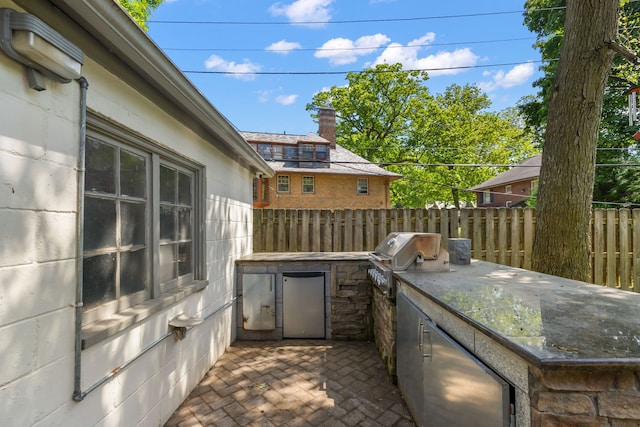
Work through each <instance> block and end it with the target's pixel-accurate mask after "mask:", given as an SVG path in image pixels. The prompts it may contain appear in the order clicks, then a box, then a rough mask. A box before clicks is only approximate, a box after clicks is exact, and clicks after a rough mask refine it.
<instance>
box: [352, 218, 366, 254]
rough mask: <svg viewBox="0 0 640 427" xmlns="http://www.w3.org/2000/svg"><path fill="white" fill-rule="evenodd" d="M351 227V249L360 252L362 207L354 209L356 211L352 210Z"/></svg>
mask: <svg viewBox="0 0 640 427" xmlns="http://www.w3.org/2000/svg"><path fill="white" fill-rule="evenodd" d="M353 227H354V229H353V250H354V251H357V252H362V240H363V239H362V237H363V228H364V222H363V220H362V209H356V211H355V212H354V223H353Z"/></svg>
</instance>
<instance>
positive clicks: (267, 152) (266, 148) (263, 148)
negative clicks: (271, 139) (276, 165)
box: [258, 144, 271, 160]
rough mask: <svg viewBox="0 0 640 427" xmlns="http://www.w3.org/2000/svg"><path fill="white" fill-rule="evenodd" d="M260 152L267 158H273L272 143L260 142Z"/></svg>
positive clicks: (261, 155)
mask: <svg viewBox="0 0 640 427" xmlns="http://www.w3.org/2000/svg"><path fill="white" fill-rule="evenodd" d="M258 154H260V157H262V158H263V159H265V160H271V144H258Z"/></svg>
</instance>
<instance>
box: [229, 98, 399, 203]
mask: <svg viewBox="0 0 640 427" xmlns="http://www.w3.org/2000/svg"><path fill="white" fill-rule="evenodd" d="M319 122H320V124H319V130H318V133H319V135H316V134H314V133H309V134H308V135H289V134H273V133H257V132H240V134H241V135H242V136H244V138H245V139H246V140H247V142H248V143H249V144H250V145H251V146H252V147H253V148H254V149H255V150H256V151H257V152H258V154H260V156H262V158H263V159H265V160H266V161H267V162H268V163H269V165H270V166H271V167H272V169H273V170H274V171H275V172H276V175H275V176H274V177H273V178H256V179H254V182H253V207H254V208H273V209H278V208H283V209H286V208H305V209H380V208H389V206H390V203H389V183H390V182H391V181H394V180H396V179H399V178H401V175H399V174H396V173H393V172H389V171H387V170H385V169H383V168H381V167H379V166H376V165H374V164H373V163H371V162H369V161H367V160H365V159H363V158H362V157H360V156H358V155H356V154H354V153H352V152H351V151H349V150H347V149H345V148H343V147H341V146H339V145H337V144H336V132H335V129H336V122H335V111H334V110H333V109H328V108H327V109H320V111H319Z"/></svg>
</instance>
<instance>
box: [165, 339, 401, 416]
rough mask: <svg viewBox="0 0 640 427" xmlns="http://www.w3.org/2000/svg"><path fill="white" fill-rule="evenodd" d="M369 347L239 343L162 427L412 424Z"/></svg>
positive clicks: (357, 344) (312, 342)
mask: <svg viewBox="0 0 640 427" xmlns="http://www.w3.org/2000/svg"><path fill="white" fill-rule="evenodd" d="M413 425H414V424H413V421H412V420H411V416H410V415H409V412H408V410H407V408H406V406H405V404H404V401H403V399H402V397H401V395H400V392H399V390H398V388H397V387H396V386H395V385H394V384H393V383H392V382H391V379H390V378H389V376H388V375H387V373H386V371H385V369H384V366H383V364H382V360H381V359H380V356H379V354H378V352H377V350H376V347H375V345H374V344H373V343H365V342H346V341H325V340H284V341H237V342H235V343H234V344H233V345H232V346H231V347H230V348H228V349H227V351H226V352H225V353H224V355H222V357H221V358H220V359H219V360H218V362H217V363H216V364H215V365H214V366H213V368H211V370H210V371H209V372H208V373H207V375H206V376H205V377H204V379H203V380H202V381H201V382H200V384H199V385H198V386H197V387H196V388H195V389H194V390H193V392H192V393H191V394H190V395H189V397H188V398H187V400H186V401H185V402H184V403H183V404H182V405H181V406H180V407H179V408H178V410H177V411H176V412H175V413H174V414H173V416H172V417H171V418H170V419H169V421H168V422H167V423H166V425H165V427H187V426H188V427H195V426H278V427H280V426H331V427H336V426H407V427H409V426H413Z"/></svg>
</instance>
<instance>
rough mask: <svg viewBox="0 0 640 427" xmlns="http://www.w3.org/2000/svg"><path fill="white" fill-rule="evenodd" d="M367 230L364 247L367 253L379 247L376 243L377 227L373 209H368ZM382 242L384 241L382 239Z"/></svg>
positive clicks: (366, 215) (366, 214)
mask: <svg viewBox="0 0 640 427" xmlns="http://www.w3.org/2000/svg"><path fill="white" fill-rule="evenodd" d="M365 218H366V219H365V223H366V230H365V233H364V236H365V237H364V245H365V248H366V250H367V251H372V250H373V249H375V247H376V246H377V245H378V243H377V242H376V232H375V231H376V227H375V211H374V210H373V209H367V210H366V213H365ZM380 240H382V239H380Z"/></svg>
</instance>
